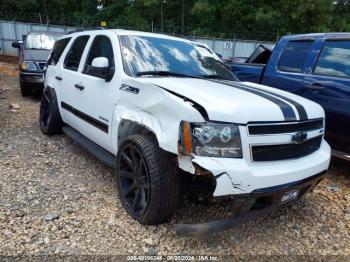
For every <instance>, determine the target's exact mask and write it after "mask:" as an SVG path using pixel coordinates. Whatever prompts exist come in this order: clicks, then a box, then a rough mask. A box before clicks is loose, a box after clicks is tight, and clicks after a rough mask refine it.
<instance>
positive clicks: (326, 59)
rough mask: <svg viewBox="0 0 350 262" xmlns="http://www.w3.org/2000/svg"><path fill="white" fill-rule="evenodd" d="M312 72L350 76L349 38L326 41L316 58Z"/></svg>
mask: <svg viewBox="0 0 350 262" xmlns="http://www.w3.org/2000/svg"><path fill="white" fill-rule="evenodd" d="M314 74H318V75H326V76H337V77H350V40H349V41H327V42H326V43H325V45H324V47H323V49H322V52H321V54H320V57H319V58H318V61H317V64H316V67H315V70H314Z"/></svg>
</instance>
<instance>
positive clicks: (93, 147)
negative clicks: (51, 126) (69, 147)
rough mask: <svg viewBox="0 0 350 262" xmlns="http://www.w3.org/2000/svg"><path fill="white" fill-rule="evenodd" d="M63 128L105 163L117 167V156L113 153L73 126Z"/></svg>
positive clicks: (64, 131) (68, 134) (69, 135)
mask: <svg viewBox="0 0 350 262" xmlns="http://www.w3.org/2000/svg"><path fill="white" fill-rule="evenodd" d="M62 130H63V133H65V134H66V135H67V136H68V137H70V138H71V139H73V140H74V141H75V142H77V143H78V144H79V145H81V146H82V147H83V148H85V149H86V151H88V152H89V153H90V154H92V155H93V156H94V157H95V158H97V159H98V160H100V161H101V162H102V163H103V164H105V165H106V166H108V167H111V168H115V156H114V155H113V154H111V153H109V152H108V151H107V150H105V149H103V148H102V147H100V146H99V145H97V144H95V143H94V142H92V141H91V140H90V139H88V138H86V137H85V136H83V135H82V134H80V133H79V132H78V131H76V130H75V129H74V128H72V127H68V126H65V127H63V128H62Z"/></svg>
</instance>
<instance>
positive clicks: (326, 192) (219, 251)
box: [0, 70, 350, 258]
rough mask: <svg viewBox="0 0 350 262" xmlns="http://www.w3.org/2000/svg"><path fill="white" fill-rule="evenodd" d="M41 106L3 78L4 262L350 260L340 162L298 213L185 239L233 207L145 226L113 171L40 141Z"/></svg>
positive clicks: (54, 141) (0, 176) (348, 176)
mask: <svg viewBox="0 0 350 262" xmlns="http://www.w3.org/2000/svg"><path fill="white" fill-rule="evenodd" d="M10 71H11V70H10ZM2 72H5V71H4V70H3V71H2ZM11 103H16V104H18V106H19V108H18V109H14V108H16V105H15V106H13V105H12V107H14V108H12V109H11V108H10V104H11ZM39 103H40V99H39V98H38V97H36V98H35V97H34V98H32V97H30V98H22V97H21V96H20V91H19V85H18V78H17V77H14V76H10V75H9V73H8V72H7V74H5V73H1V70H0V255H7V256H9V255H10V256H14V255H32V254H36V255H50V254H60V255H81V254H85V255H86V254H89V255H126V254H128V255H134V254H137V255H145V254H150V255H152V254H153V255H154V254H157V255H188V254H192V255H194V254H197V255H201V254H202V255H230V254H231V255H236V256H244V255H311V256H318V255H343V256H344V255H347V256H348V258H349V256H350V244H349V243H350V194H349V193H350V172H349V170H350V169H349V165H348V164H347V163H344V162H337V161H334V162H333V164H332V167H331V169H330V170H329V172H328V174H327V176H326V178H325V179H324V180H323V182H322V183H321V184H320V185H319V186H318V187H317V188H316V189H315V190H314V192H313V193H312V194H308V195H307V196H305V197H304V198H303V199H302V200H301V201H299V202H298V203H295V204H293V205H292V206H291V207H288V208H283V209H281V210H279V211H278V212H276V213H274V214H271V215H270V216H268V217H265V218H259V219H257V220H255V221H251V222H248V223H246V224H245V225H241V226H239V227H237V228H234V229H231V230H229V231H226V232H224V233H219V234H214V235H210V236H203V237H192V238H190V237H179V236H176V235H175V233H174V232H173V230H172V228H173V226H174V224H176V223H181V222H184V221H185V222H187V221H188V220H187V219H188V218H189V217H191V220H193V221H195V220H197V221H200V220H202V219H203V216H206V214H207V215H208V216H214V217H224V216H228V215H230V211H229V208H227V202H217V203H211V204H203V203H201V202H198V201H195V200H194V198H188V199H185V198H184V199H183V201H182V202H181V205H180V207H179V210H178V211H177V213H176V214H175V217H174V218H173V219H172V220H171V221H169V222H168V223H166V224H163V225H160V226H142V225H140V224H138V223H137V222H135V221H134V220H133V219H131V218H130V217H129V216H128V215H127V214H126V212H125V211H124V210H123V208H122V206H121V203H120V201H119V200H118V198H117V192H116V188H115V186H114V180H115V179H114V175H113V170H111V169H109V168H106V167H105V166H103V165H102V164H101V163H99V162H97V161H96V160H95V159H94V158H93V157H92V156H90V155H89V154H88V153H87V152H86V151H84V150H83V149H82V148H80V147H79V146H78V145H76V144H75V143H74V142H73V141H72V140H70V139H68V138H67V137H66V136H64V135H59V136H54V137H46V136H44V135H42V134H41V132H40V129H39V126H38V121H37V119H38V108H39ZM204 211H206V213H205V212H204Z"/></svg>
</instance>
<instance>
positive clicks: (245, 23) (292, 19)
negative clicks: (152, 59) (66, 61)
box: [0, 0, 350, 40]
mask: <svg viewBox="0 0 350 262" xmlns="http://www.w3.org/2000/svg"><path fill="white" fill-rule="evenodd" d="M0 6H1V7H2V10H0V18H1V17H4V16H5V18H6V17H7V18H9V19H17V20H32V19H35V22H38V20H40V22H41V23H44V24H46V23H50V24H65V25H71V26H78V27H82V26H83V27H92V26H98V25H100V22H101V21H106V22H107V26H108V27H113V28H115V27H119V28H128V29H136V30H145V31H155V32H166V33H173V34H181V35H197V36H198V35H200V36H210V37H225V38H232V37H234V36H239V37H241V38H255V39H264V40H275V39H276V38H278V37H279V36H282V35H285V34H291V33H307V32H329V31H336V32H343V31H350V1H349V0H265V1H260V0H75V1H72V0H18V1H13V0H0ZM28 22H34V21H28Z"/></svg>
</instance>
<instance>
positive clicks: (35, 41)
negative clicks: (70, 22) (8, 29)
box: [25, 34, 60, 49]
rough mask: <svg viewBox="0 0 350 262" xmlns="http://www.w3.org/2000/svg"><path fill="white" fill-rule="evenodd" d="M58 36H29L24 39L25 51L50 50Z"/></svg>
mask: <svg viewBox="0 0 350 262" xmlns="http://www.w3.org/2000/svg"><path fill="white" fill-rule="evenodd" d="M58 38H60V35H46V34H29V35H28V36H27V38H26V44H25V49H52V47H53V45H54V43H55V41H56V40H57V39H58Z"/></svg>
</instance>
